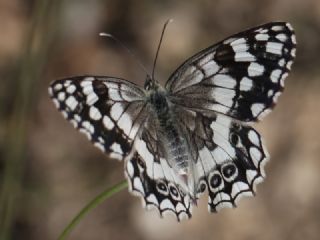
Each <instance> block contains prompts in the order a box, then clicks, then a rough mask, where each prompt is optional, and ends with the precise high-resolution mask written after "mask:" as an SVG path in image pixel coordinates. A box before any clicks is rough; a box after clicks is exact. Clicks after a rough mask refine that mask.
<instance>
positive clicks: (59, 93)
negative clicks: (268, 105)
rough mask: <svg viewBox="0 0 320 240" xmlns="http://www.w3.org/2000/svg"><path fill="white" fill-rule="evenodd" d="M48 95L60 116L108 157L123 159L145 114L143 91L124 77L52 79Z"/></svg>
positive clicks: (128, 151) (130, 147)
mask: <svg viewBox="0 0 320 240" xmlns="http://www.w3.org/2000/svg"><path fill="white" fill-rule="evenodd" d="M49 94H50V96H51V98H52V100H53V102H54V103H55V105H56V107H57V108H58V109H59V111H61V113H62V114H63V116H64V117H65V118H66V119H67V120H68V121H70V122H71V123H72V124H73V126H74V127H75V128H76V129H78V130H79V131H80V132H82V133H84V134H85V135H86V136H87V137H88V139H89V140H90V141H91V142H92V143H93V144H94V146H96V147H98V148H99V149H101V150H102V151H103V152H105V153H106V154H107V155H108V156H109V157H111V158H115V159H118V160H122V159H124V158H125V157H126V156H128V155H129V153H131V151H132V146H133V140H134V138H135V137H136V135H137V133H138V131H139V129H140V128H141V127H142V126H143V122H144V121H145V118H146V116H147V112H146V111H145V101H144V98H145V96H144V92H143V90H141V89H140V88H139V87H138V86H136V85H134V84H133V83H130V82H128V81H126V80H122V79H117V78H111V77H92V76H90V77H88V76H81V77H72V78H67V79H61V80H57V81H54V82H53V83H52V84H51V86H50V88H49Z"/></svg>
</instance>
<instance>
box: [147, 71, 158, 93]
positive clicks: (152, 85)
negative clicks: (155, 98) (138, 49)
mask: <svg viewBox="0 0 320 240" xmlns="http://www.w3.org/2000/svg"><path fill="white" fill-rule="evenodd" d="M159 86H160V85H159V83H158V81H157V80H155V79H154V78H151V77H150V75H147V77H146V80H145V82H144V89H145V90H147V91H149V90H155V89H157V88H158V87H159Z"/></svg>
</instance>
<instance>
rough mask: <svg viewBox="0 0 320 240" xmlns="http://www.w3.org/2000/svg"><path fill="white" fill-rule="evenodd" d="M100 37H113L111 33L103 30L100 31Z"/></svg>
mask: <svg viewBox="0 0 320 240" xmlns="http://www.w3.org/2000/svg"><path fill="white" fill-rule="evenodd" d="M99 36H100V37H112V35H111V34H110V33H106V32H101V33H99Z"/></svg>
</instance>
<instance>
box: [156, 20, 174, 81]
mask: <svg viewBox="0 0 320 240" xmlns="http://www.w3.org/2000/svg"><path fill="white" fill-rule="evenodd" d="M172 21H173V19H172V18H170V19H168V20H167V21H166V22H165V24H164V25H163V29H162V33H161V37H160V41H159V44H158V49H157V53H156V57H155V58H154V62H153V67H152V81H154V70H155V68H156V63H157V59H158V55H159V50H160V46H161V43H162V38H163V35H164V32H165V31H166V28H167V25H168V24H169V23H171V22H172Z"/></svg>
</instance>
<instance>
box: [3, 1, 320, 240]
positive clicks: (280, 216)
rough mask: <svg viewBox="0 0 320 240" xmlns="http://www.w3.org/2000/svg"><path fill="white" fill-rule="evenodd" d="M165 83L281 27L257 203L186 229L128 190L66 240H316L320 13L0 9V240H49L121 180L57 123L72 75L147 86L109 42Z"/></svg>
mask: <svg viewBox="0 0 320 240" xmlns="http://www.w3.org/2000/svg"><path fill="white" fill-rule="evenodd" d="M168 18H174V19H175V21H174V22H173V23H171V24H170V25H169V27H168V30H167V32H166V35H165V37H164V42H163V45H162V49H161V51H160V56H159V59H158V66H157V70H156V75H157V78H158V79H161V81H162V83H164V82H165V81H166V79H167V78H168V76H169V75H170V74H171V72H173V71H174V70H175V69H176V68H177V67H178V66H179V65H180V64H181V63H182V62H183V61H184V60H185V59H186V58H188V57H190V56H191V55H192V54H194V53H196V52H198V51H199V50H201V49H203V48H205V47H207V46H209V45H211V44H213V43H215V42H217V41H219V40H221V39H223V38H224V37H227V36H229V35H231V34H233V33H236V32H239V31H241V30H244V29H246V28H249V27H253V26H256V25H258V24H262V23H266V22H270V21H276V20H283V21H288V22H290V23H291V24H292V25H293V27H294V28H295V30H296V34H297V42H298V47H297V48H298V49H297V59H296V62H295V64H294V66H293V71H292V72H291V74H290V75H289V78H288V79H287V81H286V89H285V92H284V94H283V95H282V97H280V101H279V103H278V105H277V107H276V108H275V110H274V111H273V113H272V114H270V115H269V116H268V117H267V118H266V119H265V120H264V121H263V122H261V123H259V124H258V125H257V126H256V128H257V129H258V130H259V131H260V132H261V134H262V135H263V136H264V139H265V141H266V143H267V146H268V150H269V152H270V154H271V161H270V162H269V163H268V164H267V166H266V172H267V179H266V181H265V182H264V183H262V184H260V185H259V186H258V194H257V197H255V198H248V199H245V200H242V201H241V203H240V205H239V206H238V208H236V209H226V210H223V211H221V212H220V213H218V214H208V213H207V204H206V202H207V199H206V197H204V198H203V199H202V201H201V202H200V204H199V207H198V208H194V211H193V212H194V214H193V218H192V219H191V220H190V221H184V222H182V223H176V220H175V219H173V218H170V217H169V218H165V219H160V218H159V217H158V214H157V212H147V211H145V210H144V209H143V208H142V207H141V203H140V200H139V199H138V198H136V197H133V196H132V195H130V194H129V193H128V191H127V190H124V191H122V192H120V193H118V194H116V195H114V196H113V197H112V198H111V199H108V200H107V201H106V202H104V203H103V204H101V205H100V206H98V208H96V209H95V210H93V211H92V212H90V214H89V215H88V216H87V217H85V218H84V220H82V221H81V223H80V224H79V225H78V226H77V227H76V228H75V230H74V231H73V232H72V233H71V235H70V238H69V239H78V240H83V239H91V240H100V239H131V240H135V239H155V240H157V239H219V240H225V239H226V240H228V239H237V240H242V239H248V240H250V239H268V240H270V239H281V240H285V239H290V240H295V239H299V240H300V239H319V236H320V204H319V202H320V191H319V184H320V161H319V156H320V137H319V136H320V127H319V123H320V111H319V110H320V108H319V102H320V79H319V78H320V75H319V74H320V68H319V64H320V57H319V52H320V2H319V1H318V0H304V1H298V0H279V1H275V0H274V1H271V0H270V1H254V0H246V1H237V0H224V1H222V0H217V1H209V0H202V1H182V0H181V1H174V3H173V1H166V0H165V1H155V0H154V1H146V0H142V1H133V0H129V1H103V0H91V1H89V0H87V1H85V0H77V1H76V0H65V1H62V0H52V1H49V0H48V1H46V0H42V1H41V0H0V33H1V37H0V239H1V240H11V239H19V240H20V239H24V240H29V239H35V240H37V239H48V240H51V239H57V237H58V235H59V234H60V233H61V231H62V230H63V228H64V227H65V226H66V225H67V224H68V223H69V222H70V220H71V219H72V218H73V217H74V216H75V215H76V214H77V213H78V212H79V211H80V209H81V208H82V207H83V206H84V205H85V204H87V203H88V202H89V201H90V200H91V199H92V198H93V197H95V196H96V195H97V194H99V193H100V192H102V191H103V190H105V189H107V188H108V187H110V186H112V185H114V184H115V183H118V182H120V181H122V180H123V179H124V171H123V163H121V162H117V161H115V160H110V159H107V157H106V156H104V155H103V154H102V153H101V152H100V151H99V150H98V149H96V148H94V147H93V146H92V145H91V144H90V143H89V141H88V140H87V139H86V137H85V136H83V135H82V134H80V133H78V132H76V131H75V130H74V129H73V127H72V125H71V124H69V123H68V122H67V121H65V120H64V119H63V118H62V116H61V114H60V113H59V112H58V111H57V110H56V109H55V107H54V105H53V104H52V102H51V101H50V99H49V97H48V94H47V88H48V85H49V83H50V82H51V81H52V80H54V79H58V78H62V77H67V76H72V75H83V74H93V75H110V76H117V77H122V78H126V79H129V80H131V81H133V82H136V83H138V84H141V85H142V84H143V81H144V79H145V74H144V73H143V72H142V71H141V69H140V68H139V67H138V65H137V63H136V62H135V61H134V60H132V59H131V58H130V57H129V56H128V54H127V53H126V52H125V51H124V50H123V49H122V48H121V47H120V46H119V44H117V43H115V42H114V41H112V40H110V39H106V38H101V37H99V36H98V33H99V32H102V31H106V32H109V33H112V34H114V35H115V36H117V37H118V38H119V39H121V41H123V42H124V43H125V44H126V45H127V46H128V47H129V48H130V49H132V51H133V52H134V53H135V55H136V56H137V58H138V59H140V60H141V61H142V62H143V63H144V65H145V66H146V67H147V68H148V69H151V67H152V62H153V58H154V55H155V51H156V47H157V44H158V41H159V37H160V33H161V29H162V26H163V24H164V22H165V21H166V20H167V19H168Z"/></svg>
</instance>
